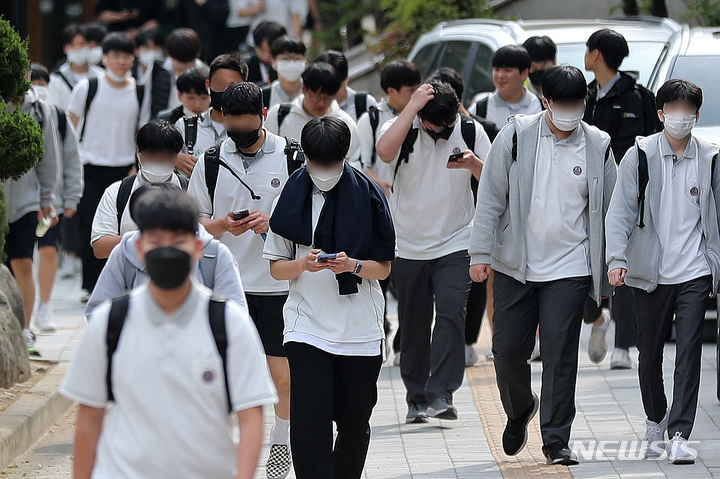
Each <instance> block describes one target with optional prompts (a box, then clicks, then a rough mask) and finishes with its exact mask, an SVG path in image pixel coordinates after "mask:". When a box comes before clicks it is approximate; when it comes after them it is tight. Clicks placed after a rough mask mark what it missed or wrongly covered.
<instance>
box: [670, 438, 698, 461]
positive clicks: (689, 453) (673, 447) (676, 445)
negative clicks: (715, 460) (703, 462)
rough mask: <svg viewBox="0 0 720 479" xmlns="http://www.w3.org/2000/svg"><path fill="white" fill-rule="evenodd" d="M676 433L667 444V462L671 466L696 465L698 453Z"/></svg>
mask: <svg viewBox="0 0 720 479" xmlns="http://www.w3.org/2000/svg"><path fill="white" fill-rule="evenodd" d="M680 434H681V433H680V432H676V433H675V435H674V436H673V437H672V439H670V441H669V442H668V443H667V446H666V448H665V450H666V451H667V462H669V463H670V464H695V458H696V457H697V451H696V450H695V449H693V448H691V447H690V446H688V441H687V439H685V438H684V437H682V436H681V435H680Z"/></svg>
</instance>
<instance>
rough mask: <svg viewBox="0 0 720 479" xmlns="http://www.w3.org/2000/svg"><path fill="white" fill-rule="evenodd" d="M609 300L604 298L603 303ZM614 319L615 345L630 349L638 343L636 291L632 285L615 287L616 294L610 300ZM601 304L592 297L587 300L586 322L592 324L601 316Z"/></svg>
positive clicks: (619, 347)
mask: <svg viewBox="0 0 720 479" xmlns="http://www.w3.org/2000/svg"><path fill="white" fill-rule="evenodd" d="M605 301H608V300H603V303H605ZM608 302H609V304H610V312H611V315H612V319H613V321H615V347H616V348H618V349H630V348H631V347H633V346H635V344H636V343H637V328H636V326H635V323H636V320H635V292H634V290H633V288H631V287H630V286H626V285H623V286H620V287H618V288H615V294H614V295H613V297H612V298H610V300H609V301H608ZM600 313H601V309H600V306H598V305H597V303H595V300H593V299H592V298H589V297H588V298H587V299H586V300H585V314H584V316H583V318H584V320H585V323H587V324H592V323H594V322H595V321H597V319H598V318H599V317H600Z"/></svg>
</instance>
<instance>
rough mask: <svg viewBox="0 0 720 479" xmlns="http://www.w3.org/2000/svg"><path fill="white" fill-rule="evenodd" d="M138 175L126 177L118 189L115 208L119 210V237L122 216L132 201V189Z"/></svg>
mask: <svg viewBox="0 0 720 479" xmlns="http://www.w3.org/2000/svg"><path fill="white" fill-rule="evenodd" d="M136 177H137V174H135V175H130V176H126V177H125V178H123V179H122V182H121V183H120V188H119V189H118V194H117V198H116V199H115V207H116V209H117V225H118V236H119V235H120V226H121V225H122V216H123V213H124V212H125V208H126V207H127V204H128V201H130V195H131V194H132V187H133V184H135V178H136Z"/></svg>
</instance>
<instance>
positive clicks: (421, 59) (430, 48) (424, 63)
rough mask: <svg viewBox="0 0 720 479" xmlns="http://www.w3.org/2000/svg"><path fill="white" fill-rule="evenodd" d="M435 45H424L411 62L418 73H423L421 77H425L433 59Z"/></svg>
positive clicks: (435, 49)
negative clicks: (418, 70) (415, 66)
mask: <svg viewBox="0 0 720 479" xmlns="http://www.w3.org/2000/svg"><path fill="white" fill-rule="evenodd" d="M437 46H438V44H437V43H431V44H429V45H425V46H424V47H422V48H421V49H420V51H419V52H417V55H415V57H414V58H413V59H412V62H413V63H414V64H415V65H417V66H418V68H419V69H420V71H421V72H422V73H423V77H425V76H427V75H428V74H429V71H430V67H431V66H432V63H433V60H434V58H435V52H436V51H437Z"/></svg>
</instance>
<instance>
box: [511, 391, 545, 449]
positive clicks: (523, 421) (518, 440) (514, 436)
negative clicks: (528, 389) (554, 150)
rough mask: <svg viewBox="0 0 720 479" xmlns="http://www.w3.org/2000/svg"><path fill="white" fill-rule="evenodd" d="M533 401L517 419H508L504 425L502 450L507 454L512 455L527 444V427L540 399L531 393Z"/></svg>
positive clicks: (535, 412) (536, 410)
mask: <svg viewBox="0 0 720 479" xmlns="http://www.w3.org/2000/svg"><path fill="white" fill-rule="evenodd" d="M532 400H533V403H532V406H530V409H528V410H527V411H525V413H523V415H522V416H520V417H519V418H517V419H508V420H507V424H506V425H505V431H503V435H502V443H503V451H505V454H507V455H508V456H514V455H516V454H517V453H519V452H520V451H522V450H523V448H524V447H525V444H527V440H528V433H527V427H528V424H530V421H532V418H533V417H535V414H537V412H538V408H539V407H540V399H539V398H538V397H537V394H535V393H533V398H532Z"/></svg>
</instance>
